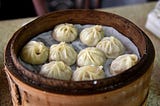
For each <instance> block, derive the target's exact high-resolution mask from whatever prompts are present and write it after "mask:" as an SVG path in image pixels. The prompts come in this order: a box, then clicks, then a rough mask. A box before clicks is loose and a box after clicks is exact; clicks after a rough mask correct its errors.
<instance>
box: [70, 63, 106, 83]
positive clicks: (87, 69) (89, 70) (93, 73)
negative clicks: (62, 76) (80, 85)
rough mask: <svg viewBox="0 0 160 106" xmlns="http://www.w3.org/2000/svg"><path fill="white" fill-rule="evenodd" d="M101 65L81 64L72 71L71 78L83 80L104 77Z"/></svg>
mask: <svg viewBox="0 0 160 106" xmlns="http://www.w3.org/2000/svg"><path fill="white" fill-rule="evenodd" d="M102 68H103V66H83V67H80V68H77V69H76V71H74V72H73V75H72V80H74V81H85V80H95V79H102V78H105V72H104V71H103V69H102Z"/></svg>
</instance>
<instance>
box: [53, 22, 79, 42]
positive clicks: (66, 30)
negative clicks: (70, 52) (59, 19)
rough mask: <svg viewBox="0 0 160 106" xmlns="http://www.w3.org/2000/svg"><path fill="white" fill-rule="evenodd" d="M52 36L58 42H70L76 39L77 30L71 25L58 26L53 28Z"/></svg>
mask: <svg viewBox="0 0 160 106" xmlns="http://www.w3.org/2000/svg"><path fill="white" fill-rule="evenodd" d="M52 36H53V38H54V39H55V40H57V41H59V42H72V41H74V40H75V39H76V38H77V36H78V30H77V29H76V27H74V25H73V24H69V23H65V24H59V25H57V26H56V27H55V28H54V30H53V32H52Z"/></svg>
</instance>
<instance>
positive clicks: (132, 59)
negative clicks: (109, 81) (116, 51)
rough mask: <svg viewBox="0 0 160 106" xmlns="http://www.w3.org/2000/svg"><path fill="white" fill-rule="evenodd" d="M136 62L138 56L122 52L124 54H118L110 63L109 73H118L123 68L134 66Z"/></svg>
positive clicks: (123, 69)
mask: <svg viewBox="0 0 160 106" xmlns="http://www.w3.org/2000/svg"><path fill="white" fill-rule="evenodd" d="M137 62H138V57H137V55H135V54H124V55H121V56H118V57H117V58H116V59H115V60H113V61H112V63H111V66H110V73H111V74H112V75H117V74H120V73H122V72H124V71H125V70H127V69H129V68H131V67H132V66H134V65H135V64H136V63H137Z"/></svg>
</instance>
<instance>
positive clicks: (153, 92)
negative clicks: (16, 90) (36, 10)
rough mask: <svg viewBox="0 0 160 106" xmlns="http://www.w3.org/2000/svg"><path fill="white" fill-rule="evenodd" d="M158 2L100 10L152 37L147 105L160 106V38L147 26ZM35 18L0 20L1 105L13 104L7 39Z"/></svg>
mask: <svg viewBox="0 0 160 106" xmlns="http://www.w3.org/2000/svg"><path fill="white" fill-rule="evenodd" d="M155 4H156V2H150V3H145V4H139V5H130V6H123V7H116V8H104V9H100V11H107V12H112V13H115V14H118V15H121V16H123V17H125V18H127V19H129V20H130V21H132V22H133V23H135V24H136V25H137V26H139V27H140V28H141V29H142V30H143V31H144V32H145V33H146V34H147V35H148V36H149V38H150V39H151V41H152V42H153V44H154V47H155V50H156V57H155V64H154V69H153V74H152V78H151V83H150V92H149V96H148V99H147V106H160V52H159V50H160V39H159V38H157V37H156V36H154V35H153V34H152V33H151V32H149V31H148V30H147V29H146V28H145V23H146V20H147V15H148V13H149V12H150V11H151V10H152V9H153V8H154V7H155ZM33 19H35V18H25V19H16V20H6V21H0V48H1V49H0V106H12V102H11V97H10V93H9V87H8V83H7V79H6V76H5V74H4V71H3V70H2V68H3V52H4V49H3V48H4V47H5V45H6V44H7V41H8V40H9V39H10V38H11V36H12V35H13V33H14V32H15V31H16V30H17V29H18V28H20V27H21V26H22V25H23V24H25V23H27V22H29V21H31V20H33Z"/></svg>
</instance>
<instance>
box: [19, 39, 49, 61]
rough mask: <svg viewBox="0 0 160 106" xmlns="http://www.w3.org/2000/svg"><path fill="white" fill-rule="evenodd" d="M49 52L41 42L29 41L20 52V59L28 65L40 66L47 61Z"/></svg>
mask: <svg viewBox="0 0 160 106" xmlns="http://www.w3.org/2000/svg"><path fill="white" fill-rule="evenodd" d="M48 55H49V50H48V48H47V47H46V46H45V45H44V43H43V42H37V41H30V42H28V43H27V44H26V45H25V46H24V47H23V48H22V51H21V54H20V56H21V58H22V60H23V61H25V62H27V63H29V64H42V63H45V62H46V61H47V59H48Z"/></svg>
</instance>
